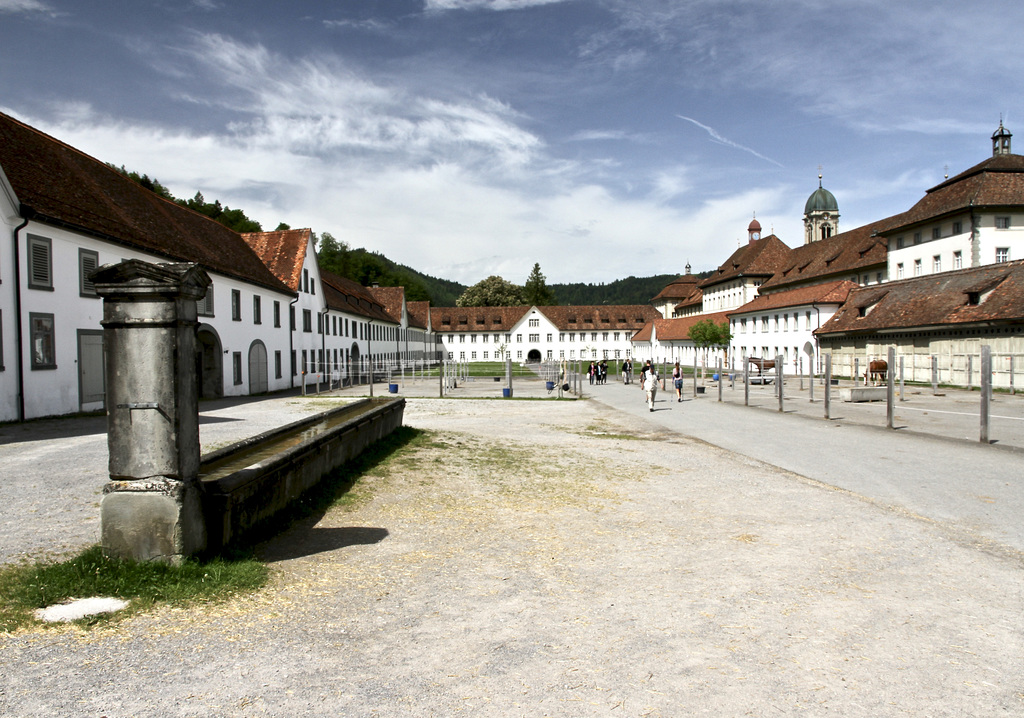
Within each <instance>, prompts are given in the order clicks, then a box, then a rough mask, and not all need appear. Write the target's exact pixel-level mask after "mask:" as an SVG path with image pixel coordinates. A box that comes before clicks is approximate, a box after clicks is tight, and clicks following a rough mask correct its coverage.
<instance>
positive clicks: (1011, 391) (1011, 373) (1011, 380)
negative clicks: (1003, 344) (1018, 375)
mask: <svg viewBox="0 0 1024 718" xmlns="http://www.w3.org/2000/svg"><path fill="white" fill-rule="evenodd" d="M1013 394H1014V388H1013V354H1011V355H1010V396H1013Z"/></svg>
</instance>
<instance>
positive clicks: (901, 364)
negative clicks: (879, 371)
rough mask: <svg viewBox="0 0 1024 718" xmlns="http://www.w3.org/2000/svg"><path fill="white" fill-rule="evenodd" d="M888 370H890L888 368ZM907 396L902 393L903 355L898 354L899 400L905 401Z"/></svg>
mask: <svg viewBox="0 0 1024 718" xmlns="http://www.w3.org/2000/svg"><path fill="white" fill-rule="evenodd" d="M890 371H892V370H891V369H890ZM906 400H907V398H906V396H905V395H904V393H903V355H902V354H901V355H900V401H906Z"/></svg>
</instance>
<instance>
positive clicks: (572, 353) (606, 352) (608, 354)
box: [448, 349, 630, 361]
mask: <svg viewBox="0 0 1024 718" xmlns="http://www.w3.org/2000/svg"><path fill="white" fill-rule="evenodd" d="M600 353H601V356H600V357H598V350H597V349H591V350H590V356H589V357H588V356H587V351H586V350H585V349H581V350H580V355H579V358H580V359H584V360H586V359H598V358H603V359H612V358H613V357H614V358H615V359H621V358H622V357H623V352H622V350H621V349H615V350H614V351H613V350H610V349H603V350H601V352H600ZM481 354H483V356H482V357H481V358H482V360H483V361H487V360H488V359H489V358H490V357H489V356H488V354H489V353H488V352H481ZM629 355H630V350H629V349H626V350H625V356H626V357H628V356H629ZM448 358H449V359H455V352H448ZM511 358H512V352H505V353H504V354H502V352H500V351H496V352H494V357H493V360H494V361H501V360H502V359H511ZM522 358H523V352H522V350H519V351H517V352H516V359H520V360H521V359H522ZM545 358H547V359H554V358H555V356H554V351H553V350H551V349H548V350H547V355H546V357H545ZM558 358H559V359H569V360H570V361H572V360H575V359H576V358H577V357H576V350H575V349H570V350H569V356H566V355H565V350H564V349H561V350H559V352H558ZM476 360H477V353H476V352H470V353H469V358H468V361H476ZM459 361H467V357H466V352H459Z"/></svg>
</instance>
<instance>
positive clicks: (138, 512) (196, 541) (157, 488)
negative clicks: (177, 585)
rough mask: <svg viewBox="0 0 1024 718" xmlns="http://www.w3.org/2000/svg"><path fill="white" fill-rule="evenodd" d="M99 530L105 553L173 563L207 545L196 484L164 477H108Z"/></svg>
mask: <svg viewBox="0 0 1024 718" xmlns="http://www.w3.org/2000/svg"><path fill="white" fill-rule="evenodd" d="M100 527H101V528H100V533H101V537H102V539H101V540H102V544H103V552H104V553H105V554H106V555H108V556H114V557H117V558H128V559H133V560H135V561H164V562H167V563H173V564H178V563H181V561H182V560H183V559H185V558H188V557H189V556H193V555H195V554H197V553H199V552H201V551H202V550H203V549H205V548H206V524H205V522H204V521H203V511H202V504H201V501H200V496H199V487H198V486H197V485H196V484H194V483H185V482H182V481H178V480H175V479H169V478H153V479H144V480H138V481H111V482H110V483H108V484H107V485H106V486H105V487H104V488H103V501H102V503H101V504H100Z"/></svg>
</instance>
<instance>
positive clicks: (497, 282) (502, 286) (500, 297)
mask: <svg viewBox="0 0 1024 718" xmlns="http://www.w3.org/2000/svg"><path fill="white" fill-rule="evenodd" d="M524 304H526V299H525V297H524V296H523V288H522V287H520V286H519V285H518V284H512V282H508V281H505V280H504V279H502V278H501V277H499V276H497V275H491V276H490V277H488V278H487V279H483V280H481V281H479V282H477V283H476V284H474V285H473V286H472V287H469V288H468V289H467V290H466V291H464V292H463V293H462V296H461V297H459V298H458V299H457V300H455V306H457V307H519V306H522V305H524Z"/></svg>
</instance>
